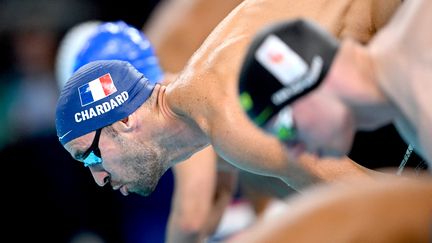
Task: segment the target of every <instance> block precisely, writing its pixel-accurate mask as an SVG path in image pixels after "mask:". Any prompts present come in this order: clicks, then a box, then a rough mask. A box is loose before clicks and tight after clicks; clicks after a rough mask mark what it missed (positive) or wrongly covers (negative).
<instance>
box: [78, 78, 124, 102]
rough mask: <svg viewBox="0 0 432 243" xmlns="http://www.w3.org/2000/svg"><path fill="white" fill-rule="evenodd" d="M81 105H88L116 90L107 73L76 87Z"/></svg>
mask: <svg viewBox="0 0 432 243" xmlns="http://www.w3.org/2000/svg"><path fill="white" fill-rule="evenodd" d="M78 91H79V96H80V99H81V106H86V105H89V104H91V103H93V102H96V101H98V100H100V99H103V98H105V97H107V96H109V95H111V94H113V93H115V92H116V91H117V88H116V87H115V86H114V82H113V80H112V78H111V75H110V74H109V73H107V74H105V75H103V76H101V77H99V78H97V79H95V80H93V81H90V82H88V83H86V84H84V85H81V86H80V87H79V88H78Z"/></svg>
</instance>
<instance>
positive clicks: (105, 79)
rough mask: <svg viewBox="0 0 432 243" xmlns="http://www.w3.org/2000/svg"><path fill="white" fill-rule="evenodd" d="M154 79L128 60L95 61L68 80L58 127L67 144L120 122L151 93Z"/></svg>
mask: <svg viewBox="0 0 432 243" xmlns="http://www.w3.org/2000/svg"><path fill="white" fill-rule="evenodd" d="M154 86H155V83H154V82H151V81H150V80H148V79H147V78H146V77H145V76H144V75H143V74H142V73H140V72H139V71H138V70H137V69H136V68H135V67H133V66H132V65H131V64H130V63H129V62H125V61H118V60H110V61H107V60H104V61H93V62H90V63H88V64H86V65H84V66H82V67H81V68H79V69H78V70H77V71H76V72H75V73H74V74H73V75H72V77H71V78H70V79H69V80H68V82H67V83H66V85H65V87H64V88H63V90H62V92H61V94H60V98H59V100H58V103H57V110H56V129H57V136H58V137H59V140H60V142H61V143H62V144H63V145H64V144H66V143H67V142H69V141H71V140H72V139H75V138H77V137H80V136H83V135H85V134H87V133H89V132H92V131H95V130H97V129H98V128H102V127H105V126H108V125H110V124H112V123H114V122H116V121H119V120H121V119H123V118H125V117H127V116H128V115H130V114H131V113H133V112H134V111H135V110H136V109H137V108H138V107H140V106H141V105H142V104H143V103H144V102H145V101H146V100H147V99H148V97H149V96H150V95H151V93H152V91H153V88H154Z"/></svg>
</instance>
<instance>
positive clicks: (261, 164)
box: [211, 100, 378, 190]
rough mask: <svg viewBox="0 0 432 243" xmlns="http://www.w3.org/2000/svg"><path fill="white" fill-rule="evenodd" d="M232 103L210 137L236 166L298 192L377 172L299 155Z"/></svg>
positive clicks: (340, 161) (348, 162)
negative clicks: (257, 125) (264, 176)
mask: <svg viewBox="0 0 432 243" xmlns="http://www.w3.org/2000/svg"><path fill="white" fill-rule="evenodd" d="M235 102H236V101H234V100H233V101H232V102H231V104H230V105H229V106H230V108H231V109H230V111H231V112H230V113H229V114H227V116H226V117H225V118H222V117H219V118H218V119H221V120H219V121H218V119H214V120H213V123H212V126H211V127H212V130H211V137H212V143H213V146H214V147H215V149H216V151H217V152H218V153H219V154H220V155H222V156H223V157H224V158H225V159H226V160H227V161H229V162H231V163H232V164H234V165H235V166H238V167H240V168H242V169H245V170H247V171H250V172H252V173H257V174H262V175H267V176H274V177H278V178H280V179H282V180H283V181H284V182H285V183H287V184H288V185H289V186H291V187H292V188H294V189H296V190H302V189H303V188H305V187H307V186H310V185H312V184H316V183H319V182H323V181H334V180H341V179H345V178H347V179H348V178H356V177H365V178H369V177H370V175H371V174H375V173H378V172H374V171H372V170H369V169H366V168H364V167H362V166H360V165H358V164H356V163H355V162H353V161H352V160H350V159H349V158H347V157H343V158H341V159H318V158H316V157H315V156H312V155H308V154H300V155H296V151H292V150H288V149H287V148H286V147H285V146H284V145H283V144H282V143H281V142H280V141H279V140H278V139H276V138H275V137H273V136H271V135H268V134H266V133H265V132H264V131H262V130H261V129H259V128H258V127H256V126H255V125H254V124H253V123H252V122H251V121H250V120H249V119H248V117H247V116H246V115H245V114H244V112H243V111H242V110H241V108H240V105H239V104H238V103H235Z"/></svg>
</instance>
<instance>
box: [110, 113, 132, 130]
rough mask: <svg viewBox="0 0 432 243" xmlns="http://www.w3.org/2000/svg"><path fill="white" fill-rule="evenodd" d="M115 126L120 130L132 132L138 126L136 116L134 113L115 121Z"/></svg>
mask: <svg viewBox="0 0 432 243" xmlns="http://www.w3.org/2000/svg"><path fill="white" fill-rule="evenodd" d="M113 127H114V128H115V129H116V130H118V131H120V132H130V131H132V130H134V128H135V127H136V117H135V116H134V115H133V113H132V114H130V115H129V116H127V117H125V118H123V119H121V120H119V121H117V122H115V123H114V124H113Z"/></svg>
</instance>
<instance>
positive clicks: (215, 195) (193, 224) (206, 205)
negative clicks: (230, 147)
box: [166, 147, 236, 243]
mask: <svg viewBox="0 0 432 243" xmlns="http://www.w3.org/2000/svg"><path fill="white" fill-rule="evenodd" d="M216 157H217V156H216V155H215V153H214V151H213V149H212V148H211V147H207V148H205V149H204V150H201V151H200V152H198V153H196V154H195V155H194V156H192V157H191V158H189V159H188V160H187V161H184V162H182V163H179V164H177V165H176V166H175V167H174V178H175V187H174V195H173V199H172V205H171V212H170V216H169V220H168V226H167V232H166V242H167V243H168V242H169V243H174V242H176V243H178V242H188V243H192V242H203V240H204V239H205V238H206V237H207V236H208V235H210V234H212V233H213V231H214V230H215V229H216V227H217V226H218V224H219V221H220V219H221V217H222V214H223V212H224V209H225V207H226V205H227V204H228V203H229V202H230V201H231V197H232V194H233V191H234V188H235V181H236V180H235V179H236V173H235V172H234V171H232V170H219V169H218V168H217V167H218V165H217V163H216V162H217V161H216V160H217V158H216Z"/></svg>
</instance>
